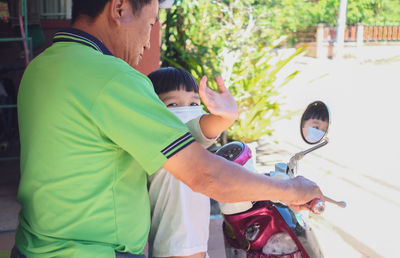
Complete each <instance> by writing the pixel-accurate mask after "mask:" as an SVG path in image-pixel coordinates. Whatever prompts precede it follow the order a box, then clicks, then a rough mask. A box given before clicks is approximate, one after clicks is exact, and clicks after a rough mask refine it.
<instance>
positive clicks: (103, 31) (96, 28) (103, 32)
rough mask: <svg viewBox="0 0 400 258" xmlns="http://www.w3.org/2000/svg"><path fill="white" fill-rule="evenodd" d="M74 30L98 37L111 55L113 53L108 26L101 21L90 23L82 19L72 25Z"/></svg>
mask: <svg viewBox="0 0 400 258" xmlns="http://www.w3.org/2000/svg"><path fill="white" fill-rule="evenodd" d="M72 28H75V29H79V30H82V31H84V32H86V33H89V34H90V35H92V36H94V37H96V38H97V39H98V40H100V41H101V43H103V44H104V45H105V46H106V47H107V49H108V50H110V51H111V53H113V47H112V44H111V40H110V36H109V33H108V31H109V30H108V29H107V25H106V24H103V23H102V22H101V19H96V20H95V21H90V20H88V19H85V18H80V19H79V20H77V21H76V22H74V24H72Z"/></svg>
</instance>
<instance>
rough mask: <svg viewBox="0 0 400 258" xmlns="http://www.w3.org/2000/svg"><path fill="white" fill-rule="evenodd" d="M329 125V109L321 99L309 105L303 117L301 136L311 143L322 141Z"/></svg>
mask: <svg viewBox="0 0 400 258" xmlns="http://www.w3.org/2000/svg"><path fill="white" fill-rule="evenodd" d="M328 127H329V110H328V107H327V106H326V105H325V104H324V103H323V102H321V101H315V102H313V103H311V104H310V105H308V107H307V109H306V111H305V112H304V114H303V116H302V118H301V128H300V129H301V136H302V137H303V139H304V141H306V142H307V143H309V144H316V143H318V142H320V141H321V140H322V139H323V138H324V136H325V135H326V133H327V132H328Z"/></svg>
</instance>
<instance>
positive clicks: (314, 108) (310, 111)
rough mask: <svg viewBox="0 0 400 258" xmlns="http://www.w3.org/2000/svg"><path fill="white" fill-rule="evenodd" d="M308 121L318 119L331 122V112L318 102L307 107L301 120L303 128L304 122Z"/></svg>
mask: <svg viewBox="0 0 400 258" xmlns="http://www.w3.org/2000/svg"><path fill="white" fill-rule="evenodd" d="M308 119H318V120H322V121H328V122H329V111H328V109H327V107H326V106H325V104H324V103H322V102H321V101H316V102H314V103H312V104H310V105H309V106H308V107H307V111H306V112H305V113H304V115H303V118H302V120H301V127H304V122H305V121H307V120H308Z"/></svg>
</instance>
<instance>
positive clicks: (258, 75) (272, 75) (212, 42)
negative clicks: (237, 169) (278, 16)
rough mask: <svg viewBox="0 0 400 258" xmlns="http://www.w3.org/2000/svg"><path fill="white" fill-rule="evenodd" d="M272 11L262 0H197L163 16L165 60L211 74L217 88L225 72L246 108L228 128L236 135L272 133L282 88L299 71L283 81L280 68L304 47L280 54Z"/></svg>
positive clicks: (254, 137) (253, 136) (246, 139)
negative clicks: (219, 78) (217, 77)
mask: <svg viewBox="0 0 400 258" xmlns="http://www.w3.org/2000/svg"><path fill="white" fill-rule="evenodd" d="M271 2H273V1H271ZM276 3H279V1H276ZM271 4H272V3H271ZM267 11H268V10H267V9H266V8H265V2H264V1H260V0H248V1H241V0H231V1H227V0H226V1H223V0H219V1H218V0H212V1H210V0H197V1H195V0H192V1H182V2H179V4H176V5H175V6H174V7H173V8H172V9H171V10H169V12H166V13H163V14H162V16H161V19H162V20H163V19H165V22H164V24H163V25H164V29H165V30H164V31H165V36H164V41H163V45H162V49H163V54H162V60H163V64H162V65H163V66H176V67H181V68H183V69H186V70H188V71H190V72H191V73H192V74H193V76H194V77H195V78H196V79H197V80H199V79H200V78H201V77H202V76H203V75H207V77H208V78H209V85H210V84H211V85H210V86H211V87H212V88H214V89H215V88H216V85H215V77H216V75H219V74H220V75H222V77H223V78H224V81H225V84H226V85H227V87H229V90H230V91H231V92H232V95H233V96H234V98H235V100H236V101H237V103H238V105H239V109H240V119H239V121H238V122H237V123H236V124H234V125H233V126H232V128H231V129H230V130H229V132H228V133H229V137H230V138H232V139H234V140H241V141H244V142H249V141H255V140H257V139H258V138H260V137H261V136H262V135H264V134H271V133H272V129H271V128H270V124H271V121H272V120H273V119H274V117H277V116H280V115H281V114H280V108H279V107H280V103H278V101H277V95H278V92H277V89H278V87H279V86H281V85H284V84H285V83H286V82H287V81H289V80H290V79H291V78H293V77H294V76H295V74H296V72H295V73H293V74H291V75H289V76H288V77H287V78H286V80H283V81H281V82H278V80H277V78H278V77H277V73H278V72H279V71H281V70H282V69H283V68H284V67H285V65H286V64H287V63H288V62H289V61H290V60H291V59H292V58H293V57H295V56H296V55H298V54H299V53H301V52H302V51H303V49H299V50H298V51H296V52H295V53H294V54H292V55H290V56H288V57H284V58H280V57H279V56H278V55H277V52H276V47H277V46H278V44H279V43H280V42H281V41H279V42H275V43H274V42H273V40H272V39H275V38H276V37H277V36H278V34H277V33H276V29H275V28H273V27H272V26H271V25H270V24H269V23H268V20H267V17H269V16H270V15H273V14H272V13H269V12H267Z"/></svg>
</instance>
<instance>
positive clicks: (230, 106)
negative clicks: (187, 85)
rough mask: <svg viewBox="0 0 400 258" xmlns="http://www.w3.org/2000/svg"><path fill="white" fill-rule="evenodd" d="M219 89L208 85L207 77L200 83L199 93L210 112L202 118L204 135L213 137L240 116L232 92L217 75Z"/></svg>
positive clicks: (201, 126) (201, 123)
mask: <svg viewBox="0 0 400 258" xmlns="http://www.w3.org/2000/svg"><path fill="white" fill-rule="evenodd" d="M217 85H218V91H219V92H215V91H213V90H211V89H210V88H208V87H207V77H206V76H203V78H202V79H201V80H200V83H199V95H200V98H201V100H202V101H203V103H204V105H206V107H207V109H208V111H210V114H205V115H203V116H202V117H201V118H200V128H201V131H202V132H203V134H204V136H205V137H207V138H209V139H213V138H216V137H218V136H219V135H220V134H221V133H222V132H223V131H225V130H226V129H228V127H229V126H231V125H232V124H233V123H234V122H235V120H236V119H237V118H238V115H239V113H238V107H237V105H236V102H235V100H234V98H233V97H232V95H231V93H230V92H229V91H228V89H227V88H226V87H225V84H224V81H223V79H222V77H220V76H218V77H217Z"/></svg>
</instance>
